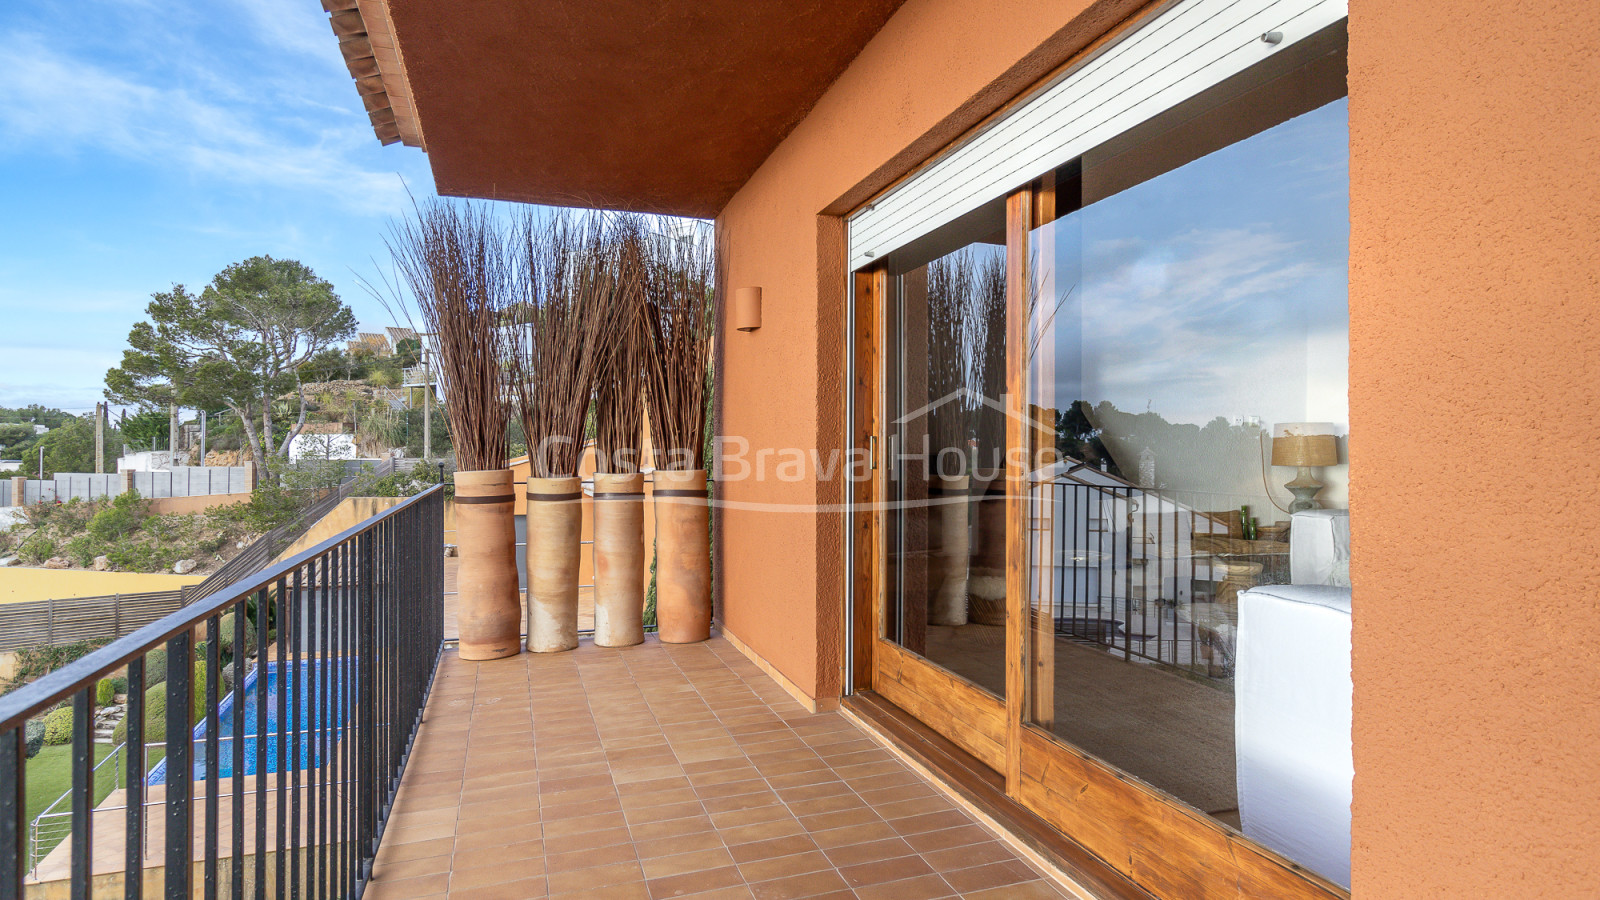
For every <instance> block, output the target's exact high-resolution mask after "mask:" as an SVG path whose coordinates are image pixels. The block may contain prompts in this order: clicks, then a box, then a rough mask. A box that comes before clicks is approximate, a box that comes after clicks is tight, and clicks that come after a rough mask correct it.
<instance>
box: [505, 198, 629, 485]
mask: <svg viewBox="0 0 1600 900" xmlns="http://www.w3.org/2000/svg"><path fill="white" fill-rule="evenodd" d="M515 242H516V251H515V254H514V255H515V258H516V264H517V278H516V279H515V285H516V295H517V302H516V303H515V304H513V305H512V306H511V308H510V309H509V310H508V313H509V315H508V316H507V321H508V324H511V325H513V326H515V327H514V328H513V333H514V335H515V339H514V344H515V350H514V352H513V353H512V354H511V367H512V379H511V381H512V386H513V390H514V392H515V393H516V397H517V407H518V410H519V412H520V413H521V416H522V429H523V433H524V434H525V435H526V437H527V441H528V459H529V463H530V465H531V467H532V472H533V475H534V476H535V477H539V478H562V477H572V476H575V475H577V474H578V461H579V459H580V458H581V457H582V455H583V443H584V430H585V429H584V426H585V423H586V420H587V418H588V415H589V404H590V403H591V402H592V401H593V399H594V394H595V386H596V383H597V381H598V378H599V375H600V372H601V369H602V367H603V366H604V365H605V363H606V362H607V360H608V359H609V357H610V356H611V355H612V352H613V350H614V348H615V347H616V345H617V343H618V341H619V339H620V338H621V337H622V336H623V335H624V333H625V330H626V327H627V321H628V314H629V311H630V306H629V304H628V303H627V302H624V300H623V299H622V298H623V297H624V295H625V294H626V293H627V290H628V288H627V282H628V276H627V273H625V272H624V266H623V259H624V253H623V246H624V243H625V241H624V240H623V239H622V234H621V232H620V230H619V226H618V225H617V224H616V222H615V220H613V219H608V218H607V216H605V215H604V214H602V213H582V214H578V213H571V212H566V211H555V212H550V211H545V212H543V213H541V212H537V211H534V210H529V211H528V212H527V213H526V214H525V215H524V216H523V217H522V219H521V221H520V223H519V225H518V228H517V231H516V237H515Z"/></svg>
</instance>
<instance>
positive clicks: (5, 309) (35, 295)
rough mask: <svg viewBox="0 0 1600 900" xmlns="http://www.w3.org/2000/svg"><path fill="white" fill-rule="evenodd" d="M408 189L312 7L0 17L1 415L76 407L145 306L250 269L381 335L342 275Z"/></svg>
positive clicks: (122, 1)
mask: <svg viewBox="0 0 1600 900" xmlns="http://www.w3.org/2000/svg"><path fill="white" fill-rule="evenodd" d="M407 186H409V188H410V190H411V191H412V192H413V193H415V194H416V195H417V196H418V197H424V196H429V195H431V194H432V193H433V177H432V175H431V174H430V173H429V171H428V165H427V157H426V156H424V155H423V153H422V152H421V151H420V150H417V149H414V148H409V147H402V146H401V145H399V144H395V145H392V146H389V147H383V146H380V145H379V143H378V141H377V139H376V138H374V137H373V134H372V129H371V127H370V126H369V125H368V123H367V117H366V114H365V113H364V112H363V110H362V106H361V102H360V99H359V97H358V96H357V94H356V90H355V85H354V84H353V83H352V82H351V80H350V76H349V74H348V72H346V70H345V68H344V63H343V61H342V59H341V58H340V55H339V51H338V45H337V42H336V39H335V38H334V36H333V33H332V32H331V31H330V30H329V28H328V20H327V15H326V14H325V13H324V12H323V11H322V9H321V6H320V4H318V3H317V2H315V0H223V2H220V3H218V2H213V3H206V4H200V3H193V2H184V0H161V2H156V0H105V2H89V3H80V4H72V5H68V4H64V3H55V2H46V3H5V4H0V322H3V327H0V406H17V405H22V404H27V403H43V404H46V405H49V406H60V407H62V408H64V409H69V410H77V411H83V410H87V409H89V408H92V407H93V405H94V403H95V402H96V401H97V400H99V399H100V398H101V389H102V380H103V376H104V374H105V370H106V369H107V368H108V367H110V366H113V365H116V364H117V362H118V361H119V360H120V358H121V354H122V349H123V347H124V345H125V340H126V337H127V334H128V329H129V328H130V327H131V326H132V325H133V323H134V322H135V321H138V320H139V319H141V318H143V313H144V307H145V304H146V303H148V302H149V298H150V294H151V293H152V292H155V291H162V290H167V289H168V288H170V287H171V285H172V284H174V283H182V284H186V285H189V286H190V287H193V288H198V287H200V286H203V285H204V284H205V283H206V282H207V281H209V280H210V279H211V276H212V275H214V274H216V273H217V272H218V271H220V270H221V269H222V268H223V267H224V266H226V265H228V264H229V263H231V262H235V261H238V260H241V259H244V258H246V257H249V256H254V255H257V254H270V255H272V256H277V257H291V258H294V259H299V260H300V261H302V262H304V263H306V264H307V265H309V266H311V267H312V268H313V269H315V270H316V271H317V273H318V274H319V275H321V276H322V277H324V278H326V279H328V280H329V281H331V282H333V284H334V286H335V288H336V290H337V291H338V292H339V295H340V297H341V298H343V299H344V301H345V302H346V303H348V304H350V305H351V307H353V308H354V309H355V312H356V316H357V318H358V319H359V320H360V321H361V323H362V325H363V326H370V327H380V326H383V325H387V324H392V322H391V320H390V317H389V315H388V314H387V313H386V312H385V311H384V309H383V308H382V306H381V305H380V304H378V303H377V302H376V301H375V300H373V299H372V298H371V297H370V296H369V295H368V294H367V293H366V291H365V290H364V289H363V288H362V287H361V282H360V278H359V276H366V277H369V278H370V277H372V275H373V274H374V273H375V272H376V270H377V269H376V267H377V264H378V263H377V262H376V261H381V260H383V259H385V258H386V257H387V251H386V250H385V248H384V244H383V236H384V233H385V231H386V230H387V227H388V222H389V220H390V218H391V217H393V216H395V215H398V214H403V213H404V212H405V211H406V209H407V208H408V206H409V203H410V201H409V200H408V198H407V196H406V188H407Z"/></svg>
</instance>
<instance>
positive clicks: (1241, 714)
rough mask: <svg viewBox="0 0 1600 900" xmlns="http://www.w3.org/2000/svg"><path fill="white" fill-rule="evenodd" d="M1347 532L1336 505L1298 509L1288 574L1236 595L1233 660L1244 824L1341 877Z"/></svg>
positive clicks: (1344, 874) (1348, 775)
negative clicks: (1288, 579) (1285, 579)
mask: <svg viewBox="0 0 1600 900" xmlns="http://www.w3.org/2000/svg"><path fill="white" fill-rule="evenodd" d="M1349 536H1350V528H1349V514H1348V513H1347V512H1346V511H1344V510H1316V511H1312V512H1309V513H1296V514H1295V517H1294V524H1293V526H1291V530H1290V542H1291V545H1290V571H1291V576H1292V578H1293V580H1294V581H1295V582H1296V583H1295V584H1288V585H1264V586H1261V587H1255V588H1251V589H1249V590H1247V591H1244V592H1242V593H1241V594H1240V595H1239V626H1238V627H1239V632H1238V650H1237V657H1236V660H1235V669H1234V694H1235V715H1234V738H1235V743H1236V750H1237V758H1238V763H1237V769H1236V774H1237V778H1238V789H1239V817H1240V819H1241V824H1242V828H1243V830H1244V833H1245V834H1246V835H1248V836H1249V837H1251V838H1252V839H1254V840H1257V841H1260V842H1261V843H1262V844H1265V845H1266V846H1268V847H1271V848H1272V849H1274V850H1277V851H1278V852H1279V853H1282V854H1283V855H1284V856H1287V857H1288V858H1290V859H1292V860H1294V861H1295V862H1298V863H1300V864H1301V865H1304V866H1305V867H1307V868H1309V869H1311V870H1313V871H1315V872H1318V873H1319V874H1321V875H1323V876H1324V877H1326V878H1328V879H1330V880H1332V881H1336V882H1338V883H1339V884H1341V885H1344V886H1346V887H1348V886H1349V884H1350V795H1351V782H1352V780H1353V778H1354V776H1355V766H1354V764H1353V762H1352V754H1351V746H1350V703H1351V693H1352V687H1351V679H1350V600H1351V591H1350V587H1349V559H1350V550H1349V547H1350V539H1349ZM1341 582H1342V583H1341Z"/></svg>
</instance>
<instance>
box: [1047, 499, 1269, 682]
mask: <svg viewBox="0 0 1600 900" xmlns="http://www.w3.org/2000/svg"><path fill="white" fill-rule="evenodd" d="M1084 478H1086V479H1091V480H1089V481H1084V480H1079V479H1076V478H1073V477H1071V476H1070V475H1069V476H1062V477H1057V478H1054V479H1051V480H1048V481H1042V482H1036V483H1034V484H1033V485H1031V486H1030V491H1029V517H1030V523H1029V532H1030V539H1029V544H1030V547H1029V558H1030V560H1031V566H1030V572H1029V577H1030V579H1031V580H1032V582H1033V584H1032V589H1031V591H1030V595H1031V596H1033V597H1034V598H1035V600H1034V603H1035V607H1036V609H1039V610H1040V611H1042V612H1045V613H1046V614H1047V615H1048V616H1050V617H1051V618H1053V619H1054V620H1055V632H1056V634H1057V636H1059V637H1062V638H1065V639H1068V640H1074V641H1080V642H1084V643H1089V644H1095V645H1098V646H1100V647H1102V648H1104V649H1106V650H1108V651H1110V652H1113V653H1115V654H1117V655H1119V656H1121V657H1123V658H1124V659H1129V660H1137V661H1143V662H1151V663H1158V664H1160V665H1162V666H1164V667H1168V668H1170V669H1175V670H1180V671H1183V672H1185V673H1186V674H1189V675H1193V676H1198V677H1200V678H1202V679H1207V680H1223V681H1226V680H1228V679H1230V678H1231V677H1232V670H1233V653H1234V638H1235V631H1236V625H1237V621H1238V614H1237V596H1238V592H1239V591H1240V590H1243V589H1248V588H1249V587H1251V586H1252V585H1254V584H1266V583H1280V582H1285V581H1287V580H1288V571H1287V569H1288V552H1289V547H1288V544H1287V543H1280V542H1277V541H1273V540H1257V541H1244V540H1242V539H1240V538H1238V537H1235V536H1234V535H1235V534H1236V532H1237V529H1236V528H1235V527H1234V525H1235V523H1236V521H1237V520H1232V521H1230V518H1229V517H1230V515H1235V514H1236V511H1237V510H1238V508H1239V505H1240V503H1241V502H1247V503H1250V504H1252V508H1262V505H1264V504H1265V503H1267V502H1270V501H1267V500H1266V499H1265V498H1261V497H1252V496H1248V495H1237V494H1222V493H1212V492H1197V491H1175V490H1164V489H1153V488H1142V487H1137V486H1134V485H1130V484H1127V483H1126V482H1122V481H1121V480H1120V479H1114V478H1112V477H1110V476H1106V475H1104V474H1103V473H1095V472H1092V471H1091V472H1088V473H1087V474H1086V475H1085V476H1084Z"/></svg>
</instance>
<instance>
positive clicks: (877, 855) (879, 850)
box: [823, 837, 916, 869]
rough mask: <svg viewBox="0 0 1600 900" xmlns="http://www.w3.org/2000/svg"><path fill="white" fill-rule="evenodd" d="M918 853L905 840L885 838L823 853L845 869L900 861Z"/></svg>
mask: <svg viewBox="0 0 1600 900" xmlns="http://www.w3.org/2000/svg"><path fill="white" fill-rule="evenodd" d="M915 853H916V851H915V850H913V849H911V845H910V844H908V843H906V842H905V840H904V839H903V838H898V837H893V838H884V839H883V840H878V841H867V842H865V843H861V844H845V845H844V846H842V847H832V848H829V849H827V850H824V851H823V854H824V855H826V856H827V857H828V861H829V862H831V863H833V864H834V865H835V866H837V867H839V868H840V869H843V868H844V867H846V866H855V865H860V864H861V863H869V862H877V861H879V860H884V859H898V858H900V857H902V856H911V855H913V854H915Z"/></svg>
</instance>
